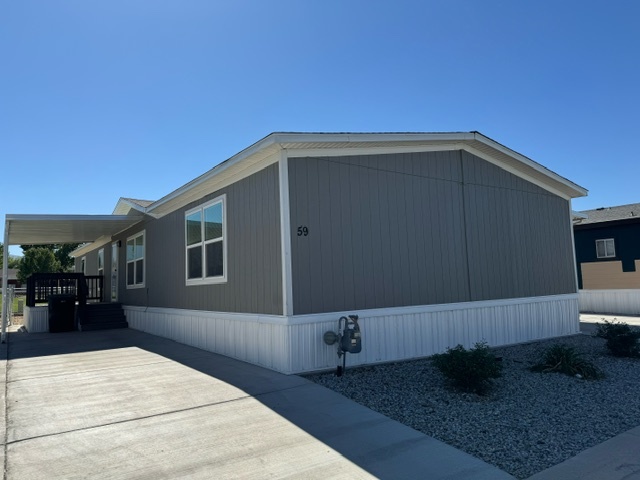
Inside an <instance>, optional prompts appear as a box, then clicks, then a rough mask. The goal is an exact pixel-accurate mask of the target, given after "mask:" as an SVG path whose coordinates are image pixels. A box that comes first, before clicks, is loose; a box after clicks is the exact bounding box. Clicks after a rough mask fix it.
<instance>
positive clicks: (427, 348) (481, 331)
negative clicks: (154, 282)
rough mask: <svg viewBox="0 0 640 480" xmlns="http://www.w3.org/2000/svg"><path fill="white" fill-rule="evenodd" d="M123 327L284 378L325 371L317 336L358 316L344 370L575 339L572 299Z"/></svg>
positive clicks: (327, 359)
mask: <svg viewBox="0 0 640 480" xmlns="http://www.w3.org/2000/svg"><path fill="white" fill-rule="evenodd" d="M124 309H125V312H126V315H127V321H128V322H129V327H130V328H134V329H136V330H141V331H144V332H148V333H152V334H154V335H159V336H162V337H166V338H171V339H173V340H176V341H178V342H181V343H185V344H188V345H193V346H195V347H198V348H202V349H204V350H209V351H212V352H216V353H220V354H222V355H226V356H229V357H233V358H237V359H240V360H244V361H246V362H249V363H253V364H256V365H261V366H264V367H267V368H271V369H273V370H277V371H280V372H283V373H302V372H310V371H315V370H323V369H331V368H334V367H335V366H336V365H337V363H338V356H337V354H336V348H335V346H328V345H326V344H325V343H324V342H323V340H322V337H323V335H324V333H325V332H326V331H328V330H333V331H335V330H336V328H337V323H338V318H339V317H340V316H341V315H344V314H348V313H355V314H357V315H359V316H360V321H359V323H360V327H361V330H362V352H361V353H359V354H355V355H351V354H348V356H347V365H365V364H371V363H380V362H389V361H396V360H406V359H411V358H419V357H425V356H428V355H432V354H434V353H439V352H442V351H444V350H445V349H446V348H447V347H454V346H455V345H457V344H459V343H460V344H462V345H464V346H466V347H470V346H472V345H473V344H474V343H476V342H478V341H482V340H484V341H486V342H487V343H488V344H489V345H491V346H499V345H508V344H514V343H521V342H527V341H531V340H537V339H542V338H549V337H557V336H562V335H571V334H575V333H578V332H579V329H580V326H579V313H578V295H577V294H572V295H557V296H550V297H537V298H521V299H509V300H495V301H487V302H470V303H460V304H449V305H427V306H419V307H399V308H388V309H376V310H364V311H354V312H337V313H331V314H319V315H298V316H291V317H284V316H276V315H272V316H269V315H266V316H263V315H254V314H229V313H218V312H201V311H193V310H177V309H162V308H147V309H145V308H141V307H131V306H125V307H124Z"/></svg>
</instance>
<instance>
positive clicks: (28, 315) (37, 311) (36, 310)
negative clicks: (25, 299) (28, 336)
mask: <svg viewBox="0 0 640 480" xmlns="http://www.w3.org/2000/svg"><path fill="white" fill-rule="evenodd" d="M22 322H23V324H24V328H26V329H27V332H29V333H42V332H48V331H49V307H24V317H23V319H22Z"/></svg>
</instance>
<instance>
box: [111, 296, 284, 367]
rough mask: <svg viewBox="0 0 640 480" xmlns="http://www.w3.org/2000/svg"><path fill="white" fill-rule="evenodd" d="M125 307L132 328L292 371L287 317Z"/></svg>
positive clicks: (229, 355)
mask: <svg viewBox="0 0 640 480" xmlns="http://www.w3.org/2000/svg"><path fill="white" fill-rule="evenodd" d="M123 308H124V311H125V314H126V316H127V322H129V328H133V329H135V330H141V331H143V332H147V333H151V334H153V335H158V336H160V337H165V338H170V339H172V340H175V341H176V342H180V343H184V344H186V345H191V346H193V347H197V348H201V349H202V350H208V351H210V352H215V353H219V354H221V355H226V356H228V357H232V358H237V359H239V360H244V361H245V362H249V363H253V364H256V365H260V366H263V367H267V368H270V369H272V370H277V371H279V372H285V373H291V372H290V371H289V368H290V367H289V348H288V346H287V339H288V335H287V325H286V324H285V317H282V316H276V315H274V316H269V315H266V316H265V315H255V314H239V313H223V312H206V311H198V310H179V309H170V308H143V307H133V306H127V305H123Z"/></svg>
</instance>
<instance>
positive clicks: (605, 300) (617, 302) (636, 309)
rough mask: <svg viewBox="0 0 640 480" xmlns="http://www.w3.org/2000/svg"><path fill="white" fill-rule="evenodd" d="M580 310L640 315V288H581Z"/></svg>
mask: <svg viewBox="0 0 640 480" xmlns="http://www.w3.org/2000/svg"><path fill="white" fill-rule="evenodd" d="M580 311H581V312H593V313H611V314H618V315H640V290H638V289H625V290H580Z"/></svg>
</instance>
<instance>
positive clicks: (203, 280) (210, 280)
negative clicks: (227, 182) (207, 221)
mask: <svg viewBox="0 0 640 480" xmlns="http://www.w3.org/2000/svg"><path fill="white" fill-rule="evenodd" d="M217 203H221V204H222V238H221V239H215V240H205V235H204V210H205V209H206V208H209V207H211V206H212V205H215V204H217ZM196 212H201V213H202V216H201V220H200V229H201V235H200V238H201V241H200V243H196V244H194V245H187V217H189V215H192V214H194V213H196ZM217 241H222V276H219V277H205V275H206V264H207V253H206V248H205V246H206V245H207V244H209V243H214V242H217ZM228 243H229V242H228V239H227V196H226V194H225V195H220V196H219V197H216V198H214V199H213V200H210V201H208V202H206V203H203V204H202V205H198V206H197V207H195V208H192V209H190V210H187V211H186V212H185V213H184V279H185V284H186V285H187V286H189V285H211V284H216V283H226V282H227V272H228V262H227V244H228ZM196 245H200V246H201V248H202V277H200V278H189V263H188V254H189V252H188V251H189V248H193V247H194V246H196Z"/></svg>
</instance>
